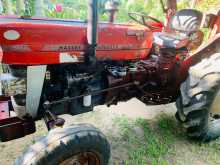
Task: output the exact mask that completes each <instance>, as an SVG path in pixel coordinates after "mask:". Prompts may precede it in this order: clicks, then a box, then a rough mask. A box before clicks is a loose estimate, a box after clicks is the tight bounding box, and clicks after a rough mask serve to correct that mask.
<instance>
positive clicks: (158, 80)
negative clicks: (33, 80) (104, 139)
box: [3, 49, 184, 118]
mask: <svg viewBox="0 0 220 165" xmlns="http://www.w3.org/2000/svg"><path fill="white" fill-rule="evenodd" d="M179 51H180V50H179ZM183 52H184V50H182V53H181V55H182V56H183ZM177 54H178V53H177V52H175V51H172V50H166V49H161V50H160V51H159V52H157V53H155V54H152V55H150V57H149V58H148V59H145V60H139V61H126V62H116V61H108V62H99V63H98V65H97V68H96V71H95V72H92V71H90V70H88V66H87V65H85V64H62V65H48V66H47V71H46V74H45V79H44V85H43V89H42V94H41V98H40V105H39V109H38V115H37V116H38V117H42V115H43V114H44V113H45V108H44V106H43V104H44V103H45V102H47V101H49V102H51V103H54V104H53V106H51V111H52V112H53V113H55V114H64V113H70V114H72V115H76V114H81V113H85V112H88V111H91V110H93V107H94V106H96V105H103V104H106V105H108V106H110V105H112V104H117V103H118V102H120V101H127V100H129V99H131V98H133V97H137V98H138V99H140V100H141V101H143V102H146V103H149V102H151V103H154V104H159V103H167V102H171V101H172V100H173V98H171V97H175V96H174V95H173V94H172V93H169V92H167V91H169V90H167V86H172V83H175V75H176V73H175V72H176V71H177V70H176V68H177V67H178V65H179V64H180V62H181V60H180V59H179V56H178V55H177ZM8 70H9V72H10V74H11V77H14V78H15V80H12V81H7V82H4V83H3V86H4V94H5V95H10V96H12V99H11V100H12V105H13V107H14V109H15V111H16V113H17V115H18V116H19V117H22V118H23V117H25V116H26V115H27V113H26V111H25V104H26V80H27V77H26V75H27V67H24V66H15V65H9V66H8ZM162 90H164V91H166V92H165V95H164V96H163V95H161V93H162V92H161V91H162ZM68 98H74V99H72V100H71V101H65V99H68ZM60 100H63V101H60Z"/></svg>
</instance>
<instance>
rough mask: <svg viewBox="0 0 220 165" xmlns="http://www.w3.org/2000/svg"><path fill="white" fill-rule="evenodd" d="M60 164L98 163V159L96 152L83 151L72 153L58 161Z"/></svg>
mask: <svg viewBox="0 0 220 165" xmlns="http://www.w3.org/2000/svg"><path fill="white" fill-rule="evenodd" d="M60 165H100V160H99V157H98V155H97V154H95V153H93V152H84V153H79V154H76V155H73V156H72V157H70V158H68V159H66V160H64V161H63V162H62V163H60Z"/></svg>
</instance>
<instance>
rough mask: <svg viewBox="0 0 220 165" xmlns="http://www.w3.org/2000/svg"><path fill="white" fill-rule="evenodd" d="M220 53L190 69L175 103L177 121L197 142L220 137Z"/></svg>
mask: <svg viewBox="0 0 220 165" xmlns="http://www.w3.org/2000/svg"><path fill="white" fill-rule="evenodd" d="M219 102H220V53H216V54H214V55H212V56H211V57H210V58H209V59H204V60H202V61H201V62H200V63H198V64H196V65H195V66H193V67H191V68H190V70H189V77H188V78H187V80H186V81H185V82H184V83H183V84H182V85H181V96H180V97H179V98H178V99H177V101H176V106H177V113H176V118H177V120H178V121H180V122H181V123H182V125H183V126H184V127H185V128H186V131H187V135H188V136H189V137H190V138H192V139H196V140H201V141H210V140H214V139H216V138H218V137H219V136H220V104H218V103H219Z"/></svg>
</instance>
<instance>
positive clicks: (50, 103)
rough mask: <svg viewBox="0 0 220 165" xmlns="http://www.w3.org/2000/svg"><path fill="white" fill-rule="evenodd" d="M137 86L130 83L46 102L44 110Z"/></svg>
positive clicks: (135, 83)
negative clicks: (87, 97)
mask: <svg viewBox="0 0 220 165" xmlns="http://www.w3.org/2000/svg"><path fill="white" fill-rule="evenodd" d="M138 84H139V83H138V82H130V83H127V84H123V85H119V86H116V87H111V88H106V89H103V90H99V91H94V92H91V93H85V94H82V95H78V96H74V97H66V98H63V99H60V100H57V101H52V102H49V101H46V102H45V103H44V108H45V109H49V108H50V106H52V105H55V104H60V103H65V102H71V101H72V100H75V99H80V98H83V97H84V96H88V95H99V94H102V93H105V92H109V91H113V90H117V89H120V88H125V87H129V86H134V85H138Z"/></svg>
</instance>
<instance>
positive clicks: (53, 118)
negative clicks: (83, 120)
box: [0, 0, 220, 165]
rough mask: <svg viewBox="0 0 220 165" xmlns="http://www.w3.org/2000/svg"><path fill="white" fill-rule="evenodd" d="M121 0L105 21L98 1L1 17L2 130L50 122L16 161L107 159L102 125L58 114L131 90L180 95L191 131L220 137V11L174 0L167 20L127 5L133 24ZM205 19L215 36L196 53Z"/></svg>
mask: <svg viewBox="0 0 220 165" xmlns="http://www.w3.org/2000/svg"><path fill="white" fill-rule="evenodd" d="M116 7H117V5H116V4H115V3H114V1H111V2H110V3H108V5H107V7H106V8H107V10H108V11H109V12H110V21H109V22H108V23H98V12H97V10H98V7H97V0H88V20H87V21H75V20H57V19H42V18H28V17H22V18H21V17H6V16H1V18H0V20H1V21H0V46H1V63H2V64H3V72H4V74H2V76H1V80H2V93H3V96H2V97H1V104H0V107H1V112H0V139H1V141H9V140H12V139H16V138H20V137H23V136H25V135H28V134H31V133H33V132H35V121H36V120H39V119H42V118H43V119H44V121H45V123H46V126H47V128H48V130H50V131H49V134H48V136H47V137H45V138H43V139H41V140H39V141H38V142H36V143H35V144H34V145H33V146H31V147H30V148H29V149H28V150H27V151H26V152H25V153H24V154H23V155H22V156H21V157H19V158H18V159H17V160H16V162H15V164H18V165H30V164H39V165H56V164H61V165H62V164H77V165H78V164H79V165H84V164H87V165H107V164H108V160H109V157H110V145H109V143H108V141H107V139H106V137H105V136H104V135H103V134H102V133H101V132H100V130H98V129H96V128H94V127H93V126H91V125H89V124H80V125H73V126H70V127H64V128H62V126H63V124H64V122H65V121H64V119H62V118H59V117H58V115H61V114H72V115H77V114H81V113H85V112H89V111H92V110H93V107H94V106H96V105H103V104H106V105H108V106H110V105H113V104H117V103H118V102H121V101H127V100H129V99H131V98H133V97H136V98H138V99H139V100H141V101H142V102H143V103H145V104H147V105H149V104H151V105H152V104H155V105H159V104H166V103H172V102H175V101H176V105H177V109H178V111H177V113H176V117H177V119H178V120H179V121H180V122H181V123H182V124H183V126H184V127H186V132H187V135H188V136H189V137H190V138H193V139H198V140H202V141H210V140H213V139H216V138H218V137H219V136H220V115H219V109H218V108H219V106H218V104H217V103H218V100H219V97H220V90H219V87H220V65H219V64H220V49H219V46H220V45H219V43H220V34H219V32H220V12H219V13H218V14H217V15H213V14H210V15H205V14H202V13H201V12H199V11H197V10H192V9H184V10H180V11H177V12H176V1H175V0H169V1H168V6H167V7H168V9H166V10H165V11H166V12H167V23H166V25H164V24H163V23H162V22H160V21H159V20H157V19H155V18H152V17H150V16H147V15H143V14H140V13H129V16H130V17H131V19H133V20H135V21H136V22H137V23H139V24H141V25H134V24H117V23H114V14H115V11H117V8H116ZM203 26H205V27H208V28H211V29H212V33H211V37H210V39H209V41H208V42H207V44H205V45H203V46H201V47H200V48H199V49H197V50H196V51H194V52H193V53H192V51H190V50H191V49H195V48H197V47H198V46H199V45H200V44H201V41H202V36H203V35H202V32H201V31H200V28H201V27H203ZM12 111H14V112H15V114H16V116H14V117H13V115H11V114H12Z"/></svg>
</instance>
